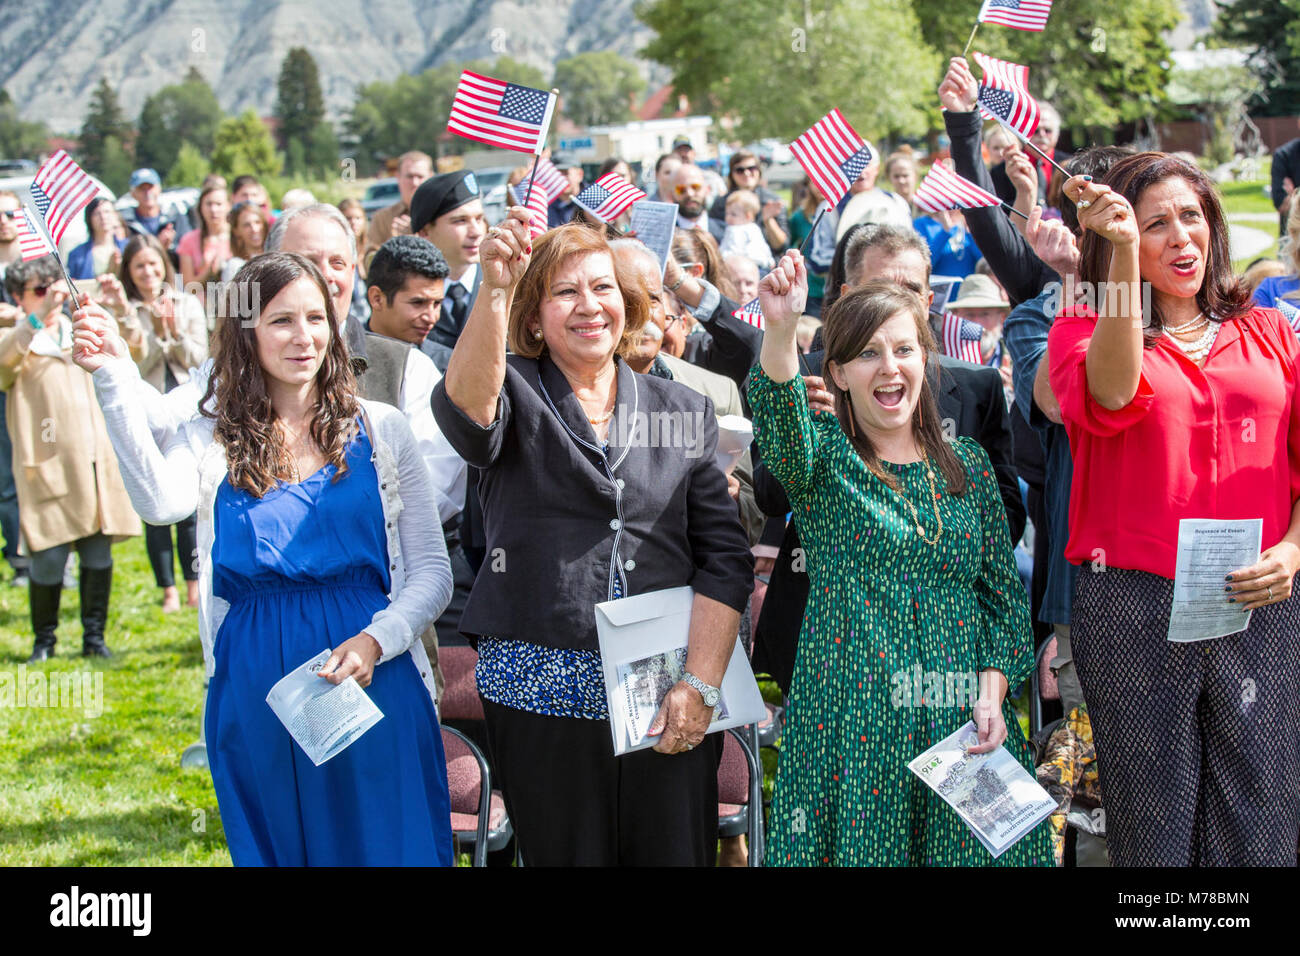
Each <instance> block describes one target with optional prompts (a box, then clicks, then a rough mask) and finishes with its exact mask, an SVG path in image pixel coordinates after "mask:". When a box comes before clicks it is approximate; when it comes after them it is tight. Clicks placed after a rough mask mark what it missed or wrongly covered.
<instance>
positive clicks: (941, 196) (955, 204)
mask: <svg viewBox="0 0 1300 956" xmlns="http://www.w3.org/2000/svg"><path fill="white" fill-rule="evenodd" d="M912 202H914V203H916V205H917V208H919V209H925V210H927V211H928V212H938V211H939V210H941V209H982V208H984V207H985V206H1000V205H1002V200H1001V199H999V198H998V197H997V196H995V195H993V194H992V193H991V192H989V191H988V190H986V189H980V187H978V186H976V185H975V184H974V183H973V182H971V181H970V180H969V179H965V178H964V177H962V176H959V175H957V174H956V173H954V172H953V171H952V170H951V169H949V168H948V167H947V166H945V165H944V164H943V163H942V162H936V163H935V164H934V165H933V166H931V167H930V172H929V173H927V174H926V177H925V179H923V180H921V185H920V186H918V187H917V189H916V194H915V195H914V196H913V197H912Z"/></svg>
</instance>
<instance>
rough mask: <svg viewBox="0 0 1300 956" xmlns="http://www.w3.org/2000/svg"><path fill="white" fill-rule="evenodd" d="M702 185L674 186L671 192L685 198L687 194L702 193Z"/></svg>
mask: <svg viewBox="0 0 1300 956" xmlns="http://www.w3.org/2000/svg"><path fill="white" fill-rule="evenodd" d="M703 191H704V183H687V184H686V185H685V186H674V187H673V192H675V193H676V194H677V195H679V196H685V195H686V194H687V193H688V192H703Z"/></svg>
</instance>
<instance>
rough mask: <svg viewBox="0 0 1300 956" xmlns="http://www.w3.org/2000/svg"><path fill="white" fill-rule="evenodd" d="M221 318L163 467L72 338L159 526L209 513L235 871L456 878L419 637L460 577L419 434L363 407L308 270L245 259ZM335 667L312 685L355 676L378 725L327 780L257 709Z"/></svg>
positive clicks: (208, 653) (111, 367) (135, 411)
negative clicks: (315, 661)
mask: <svg viewBox="0 0 1300 956" xmlns="http://www.w3.org/2000/svg"><path fill="white" fill-rule="evenodd" d="M254 291H256V293H257V295H256V296H254V295H252V293H253V292H254ZM259 299H260V303H259V301H258V300H259ZM259 304H260V306H261V307H260V308H258V306H259ZM227 305H228V309H227V311H226V312H225V315H226V316H227V318H225V320H224V321H223V322H222V324H221V325H220V327H219V329H218V331H217V336H216V344H215V348H214V354H215V356H216V366H215V368H214V371H213V375H212V378H211V379H210V382H209V385H208V393H207V395H205V396H204V400H203V402H202V404H201V407H202V409H203V417H201V418H198V419H195V420H193V421H191V422H189V423H187V424H186V425H184V426H182V428H181V429H180V431H179V432H178V433H177V435H176V436H174V437H173V438H172V439H171V440H169V441H168V442H167V443H166V445H165V451H164V452H163V453H161V454H160V453H159V451H158V449H157V446H156V445H155V443H154V441H153V436H152V435H151V434H150V433H149V430H148V424H147V422H146V421H145V417H144V414H143V410H142V409H140V408H139V406H138V404H136V403H133V402H132V401H131V398H130V396H131V391H132V388H131V385H132V383H131V381H130V371H129V369H128V368H125V367H124V365H123V363H121V362H118V361H114V360H111V359H108V358H107V357H106V353H107V352H109V351H111V350H112V349H113V348H114V345H113V343H112V342H111V341H110V339H109V338H108V337H99V336H96V334H95V333H94V332H92V331H89V330H88V329H82V330H79V331H78V333H77V334H78V341H77V346H78V347H77V353H76V354H77V358H78V361H79V362H80V363H81V364H82V366H83V367H85V368H87V369H88V370H89V371H92V372H95V373H96V383H97V385H98V388H99V393H100V400H101V404H102V405H103V406H104V408H105V414H106V416H111V417H112V418H113V420H114V425H115V427H114V428H113V429H112V431H113V434H114V436H115V444H116V448H117V451H118V454H119V457H120V458H122V459H127V458H132V459H135V460H136V461H137V462H138V463H137V464H133V465H132V466H131V471H132V475H131V477H130V478H129V479H124V480H126V483H127V486H128V491H130V492H131V496H132V501H133V503H134V504H135V505H136V507H137V508H141V507H144V508H145V509H146V510H148V511H150V512H151V514H150V516H149V517H148V519H147V520H150V521H154V520H158V521H160V522H161V523H167V522H168V520H170V519H165V518H164V514H171V513H176V514H180V515H181V516H182V517H183V515H184V514H187V513H189V512H191V511H193V510H194V509H195V507H196V506H197V508H198V512H199V554H200V605H201V610H200V630H201V633H202V635H203V638H204V656H205V659H206V661H207V664H208V673H209V686H208V702H207V711H206V717H205V720H206V733H207V744H208V759H209V763H210V766H211V768H212V780H213V786H214V788H215V790H216V793H217V801H218V805H219V807H220V810H221V818H222V824H223V826H224V828H225V833H226V839H227V842H228V844H229V847H230V854H231V858H232V860H233V861H234V862H235V864H236V865H241V866H242V865H269V866H306V865H313V866H320V865H324V866H358V865H426V866H427V865H450V863H451V859H452V841H451V830H450V807H449V801H448V795H447V776H446V765H445V760H444V757H443V751H442V739H441V734H440V731H439V728H438V720H437V716H436V714H435V712H434V707H433V697H432V672H431V668H430V667H429V664H428V659H427V658H426V657H425V655H424V648H423V645H422V643H421V642H420V640H419V639H418V637H419V635H420V633H421V632H422V631H424V629H425V628H426V627H427V626H428V625H429V624H430V623H431V622H432V621H433V620H434V619H436V618H437V616H438V615H439V614H440V613H441V612H442V609H443V608H444V607H445V606H446V604H447V602H448V600H449V599H450V596H451V570H450V565H449V563H448V560H447V554H446V549H445V546H444V544H443V542H442V536H441V535H438V534H428V533H427V527H422V525H427V521H428V518H429V516H430V515H433V514H436V505H435V503H434V500H433V491H432V487H431V485H430V482H429V478H428V474H427V471H426V470H425V466H424V463H423V461H422V459H421V458H420V455H419V451H418V448H417V447H416V444H415V440H414V437H413V436H412V434H411V431H410V426H409V425H408V424H407V422H406V419H405V418H404V417H403V416H402V414H401V413H400V412H398V411H397V410H396V409H394V408H392V407H390V406H387V405H383V404H380V403H377V402H368V401H364V400H361V399H358V398H357V395H356V384H355V380H354V379H353V376H352V371H351V366H350V363H349V360H348V356H347V352H346V350H345V347H344V345H343V342H342V340H341V339H340V338H339V335H338V328H337V324H336V322H335V317H334V313H333V304H332V300H331V298H330V295H329V293H328V289H327V287H326V285H325V281H324V279H323V278H322V277H321V275H320V273H319V272H318V271H317V270H316V268H315V266H313V265H312V264H311V263H310V262H308V261H307V260H306V259H304V258H302V257H301V256H297V255H294V254H292V253H272V254H269V255H265V256H259V257H257V258H255V259H253V260H251V261H250V262H249V263H248V264H247V265H245V266H244V267H243V268H242V269H241V270H240V271H239V273H238V274H237V275H236V276H235V278H234V281H233V283H232V288H231V289H230V290H229V298H228V300H227ZM93 308H94V307H93V306H88V307H85V309H84V310H85V311H89V310H91V309H93ZM92 366H93V367H92ZM128 451H129V454H128ZM152 512H158V514H153V513H152ZM214 635H215V637H214ZM326 648H330V649H332V653H331V655H330V657H329V660H328V661H327V662H326V664H325V666H324V667H323V668H322V669H321V671H320V676H321V678H322V679H325V680H329V681H330V682H331V683H335V684H337V683H340V682H341V681H343V680H345V679H346V678H348V677H352V678H354V679H355V680H356V681H357V683H358V684H360V685H361V686H362V687H364V688H366V691H367V693H368V694H369V696H370V698H371V699H372V700H373V701H374V703H375V705H376V706H377V707H378V708H379V710H380V712H381V713H382V714H383V715H384V716H383V719H381V720H380V721H379V722H378V723H376V724H375V725H374V726H373V727H371V728H370V729H369V730H368V731H367V732H366V733H364V734H363V735H362V736H361V737H359V738H358V739H357V740H356V741H355V742H354V743H353V744H351V745H350V746H349V747H348V748H347V749H346V750H344V751H342V752H341V753H340V754H338V755H337V756H335V757H333V758H332V759H330V760H327V761H326V762H325V763H323V764H321V765H320V766H319V767H317V766H315V765H314V764H313V763H312V761H311V759H310V758H308V757H307V755H306V753H305V752H304V751H303V750H302V749H301V748H300V747H299V746H298V744H297V743H295V742H294V741H293V739H292V738H291V737H290V736H289V734H288V732H287V731H286V730H285V728H284V726H283V725H282V724H281V723H280V721H279V719H278V718H277V717H276V716H275V714H274V713H273V712H272V711H271V708H270V706H269V705H268V704H267V703H266V696H267V693H268V692H269V691H270V689H271V687H272V686H273V685H274V684H275V683H276V682H277V681H279V680H280V679H281V678H282V677H283V676H284V675H285V674H287V673H289V672H290V671H293V670H294V669H296V668H297V667H299V666H300V665H302V664H303V663H305V662H306V661H307V660H308V659H310V658H312V657H314V656H315V655H316V654H318V653H319V652H321V651H322V650H324V649H326Z"/></svg>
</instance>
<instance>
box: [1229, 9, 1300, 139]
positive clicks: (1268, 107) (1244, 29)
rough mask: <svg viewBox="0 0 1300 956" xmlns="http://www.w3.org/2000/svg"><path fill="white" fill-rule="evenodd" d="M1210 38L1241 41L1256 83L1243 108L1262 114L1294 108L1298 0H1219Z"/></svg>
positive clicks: (1299, 67) (1299, 81)
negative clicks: (1217, 15) (1246, 106)
mask: <svg viewBox="0 0 1300 956" xmlns="http://www.w3.org/2000/svg"><path fill="white" fill-rule="evenodd" d="M1218 6H1219V18H1218V20H1217V22H1216V23H1215V25H1214V35H1215V38H1216V39H1217V40H1218V41H1219V42H1221V43H1223V44H1224V45H1226V46H1238V47H1244V48H1245V49H1246V50H1247V51H1248V53H1249V55H1250V61H1249V66H1250V69H1251V72H1252V73H1254V74H1255V76H1256V78H1257V79H1258V81H1259V83H1260V84H1261V85H1262V89H1259V90H1257V91H1256V93H1255V95H1254V96H1252V97H1251V99H1250V102H1249V104H1248V108H1249V109H1250V110H1251V111H1252V112H1256V113H1259V114H1261V115H1264V116H1290V115H1292V114H1295V113H1300V0H1230V2H1226V3H1219V4H1218Z"/></svg>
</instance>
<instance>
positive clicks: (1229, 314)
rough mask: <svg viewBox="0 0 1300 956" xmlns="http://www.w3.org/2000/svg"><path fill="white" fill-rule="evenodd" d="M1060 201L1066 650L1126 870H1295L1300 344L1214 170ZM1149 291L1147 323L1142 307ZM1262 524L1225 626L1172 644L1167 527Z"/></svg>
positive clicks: (1111, 831) (1068, 190)
mask: <svg viewBox="0 0 1300 956" xmlns="http://www.w3.org/2000/svg"><path fill="white" fill-rule="evenodd" d="M1106 183H1107V185H1101V184H1098V183H1094V182H1091V181H1090V180H1088V179H1087V178H1086V177H1080V176H1076V177H1074V178H1072V179H1070V180H1069V181H1068V182H1067V183H1066V186H1065V194H1066V195H1067V196H1068V197H1069V198H1071V199H1072V200H1074V202H1075V203H1076V205H1077V206H1078V209H1079V223H1080V225H1082V226H1083V227H1084V228H1085V229H1086V230H1087V232H1086V233H1085V235H1084V238H1083V242H1082V246H1081V248H1080V267H1079V272H1080V278H1081V279H1082V281H1083V282H1084V283H1085V285H1084V286H1083V289H1084V291H1085V292H1092V293H1093V294H1092V296H1091V302H1092V303H1095V308H1094V307H1093V305H1092V304H1089V305H1077V304H1076V305H1072V306H1069V307H1067V308H1065V309H1064V310H1063V311H1062V313H1061V315H1060V317H1059V318H1058V319H1057V321H1056V323H1055V324H1054V325H1053V327H1052V331H1051V335H1050V337H1049V340H1048V355H1049V359H1050V363H1051V384H1052V390H1053V392H1055V394H1056V397H1057V399H1058V400H1059V401H1060V404H1061V414H1062V416H1063V418H1064V420H1065V427H1066V430H1067V432H1068V433H1069V437H1070V449H1071V451H1072V453H1073V456H1074V477H1073V484H1072V487H1071V493H1070V494H1071V497H1070V539H1069V543H1068V545H1067V547H1066V557H1067V558H1068V559H1069V560H1071V561H1072V562H1075V563H1079V564H1082V563H1085V562H1086V563H1088V564H1089V565H1090V566H1091V571H1090V572H1087V573H1083V574H1080V575H1079V578H1078V583H1077V585H1076V588H1075V593H1074V607H1073V615H1072V617H1073V629H1072V632H1071V642H1072V644H1073V647H1074V653H1075V661H1076V664H1077V667H1078V672H1079V680H1080V683H1081V684H1082V686H1083V693H1084V698H1085V699H1086V701H1087V706H1088V710H1089V714H1090V717H1091V719H1092V727H1093V733H1094V737H1095V741H1096V745H1097V754H1098V763H1099V769H1100V772H1101V787H1102V792H1103V793H1104V794H1105V805H1106V822H1107V847H1108V849H1109V851H1110V858H1111V862H1112V864H1114V865H1118V866H1152V865H1156V866H1160V865H1164V866H1193V865H1201V866H1216V865H1217V866H1231V865H1294V864H1295V852H1296V850H1295V848H1296V837H1297V831H1298V830H1300V799H1297V794H1296V791H1295V788H1296V783H1295V781H1296V780H1297V779H1300V602H1297V601H1295V600H1293V599H1292V597H1291V594H1292V580H1293V578H1294V576H1295V574H1296V571H1297V570H1300V512H1298V511H1297V509H1296V500H1297V498H1298V497H1300V404H1298V403H1297V402H1296V383H1297V376H1298V375H1300V344H1297V339H1296V335H1295V333H1294V332H1292V331H1291V329H1290V328H1289V327H1288V326H1287V324H1286V322H1285V321H1283V319H1282V317H1281V316H1280V315H1279V314H1278V313H1277V312H1276V311H1275V310H1273V309H1260V308H1253V307H1252V306H1251V302H1250V295H1249V292H1248V291H1247V290H1246V289H1245V287H1244V286H1243V285H1241V284H1240V283H1239V282H1238V281H1237V279H1236V278H1235V277H1234V276H1233V274H1232V265H1231V259H1230V256H1229V252H1228V230H1227V226H1226V224H1225V222H1224V218H1223V213H1222V210H1221V208H1220V206H1219V201H1218V198H1217V197H1216V195H1215V192H1214V187H1213V185H1212V184H1211V183H1210V181H1209V179H1208V178H1207V177H1206V176H1205V174H1204V173H1202V172H1201V171H1200V170H1199V169H1197V168H1196V167H1195V166H1192V165H1190V164H1188V163H1185V162H1182V161H1181V160H1177V159H1174V158H1173V157H1170V156H1168V155H1166V154H1164V153H1140V154H1138V155H1135V156H1131V157H1128V158H1126V159H1124V160H1122V161H1121V162H1119V163H1116V164H1115V165H1114V166H1113V167H1112V168H1111V170H1110V173H1109V175H1108V176H1107V177H1106ZM1139 283H1141V285H1142V286H1144V287H1145V288H1146V291H1147V292H1149V297H1150V299H1149V301H1150V308H1149V315H1148V316H1147V317H1146V322H1144V319H1143V308H1142V302H1143V298H1144V296H1142V295H1139V294H1137V290H1138V289H1139V287H1140V286H1139ZM1184 518H1214V519H1243V518H1259V519H1262V521H1263V547H1264V551H1263V553H1262V554H1261V555H1260V558H1259V560H1258V561H1257V562H1256V563H1255V564H1253V565H1251V566H1249V567H1246V568H1239V569H1236V570H1234V571H1233V572H1232V573H1231V574H1230V575H1228V577H1227V579H1226V581H1225V587H1224V594H1223V598H1224V601H1225V602H1231V605H1232V606H1233V607H1240V608H1241V609H1242V610H1243V611H1250V610H1253V611H1254V612H1255V613H1254V614H1253V615H1252V617H1251V619H1250V626H1249V627H1248V628H1247V629H1246V630H1244V631H1241V632H1239V633H1237V634H1232V635H1229V636H1227V637H1220V638H1214V639H1210V640H1204V641H1195V642H1191V643H1175V642H1171V641H1169V640H1168V638H1167V635H1168V628H1169V613H1170V604H1171V598H1172V594H1173V578H1174V569H1175V564H1176V545H1177V541H1178V527H1179V521H1180V520H1182V519H1184Z"/></svg>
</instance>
